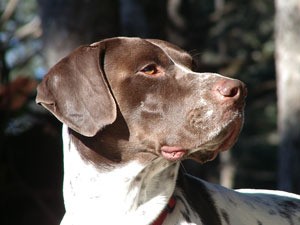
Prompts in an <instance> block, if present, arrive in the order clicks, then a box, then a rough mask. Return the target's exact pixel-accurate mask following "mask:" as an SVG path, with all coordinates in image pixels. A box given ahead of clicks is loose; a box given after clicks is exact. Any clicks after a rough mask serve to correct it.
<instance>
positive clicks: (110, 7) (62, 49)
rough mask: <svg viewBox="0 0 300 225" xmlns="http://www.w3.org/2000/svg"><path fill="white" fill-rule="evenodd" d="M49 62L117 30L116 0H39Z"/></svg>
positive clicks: (113, 34) (44, 51) (115, 33)
mask: <svg viewBox="0 0 300 225" xmlns="http://www.w3.org/2000/svg"><path fill="white" fill-rule="evenodd" d="M38 3H39V7H40V15H41V18H42V27H43V41H44V49H43V54H45V58H46V61H47V63H48V66H49V67H50V66H52V65H53V64H55V63H56V62H57V61H58V60H59V59H60V58H62V57H64V56H65V55H67V54H68V53H69V52H70V51H71V50H73V49H74V48H76V47H78V46H79V45H81V44H89V43H92V42H95V41H99V40H101V39H103V38H107V37H112V36H117V35H118V34H119V32H118V31H119V12H118V1H117V0H101V1H98V0H88V1H81V0H64V1H61V0H51V1H48V0H38Z"/></svg>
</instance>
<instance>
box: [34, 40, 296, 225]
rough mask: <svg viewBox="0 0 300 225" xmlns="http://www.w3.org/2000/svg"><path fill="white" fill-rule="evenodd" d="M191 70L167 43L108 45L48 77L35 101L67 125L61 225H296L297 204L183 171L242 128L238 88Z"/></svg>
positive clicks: (75, 57) (76, 56) (67, 61)
mask: <svg viewBox="0 0 300 225" xmlns="http://www.w3.org/2000/svg"><path fill="white" fill-rule="evenodd" d="M192 67H193V62H192V58H191V56H190V55H189V54H188V53H186V52H185V51H183V50H181V49H179V48H178V47H176V46H174V45H172V44H169V43H167V42H164V41H160V40H149V39H139V38H112V39H106V40H103V41H101V42H97V43H94V44H91V45H88V46H83V47H80V48H78V49H77V50H75V51H74V52H73V53H71V54H70V55H69V56H67V57H66V58H64V59H62V60H61V61H60V62H59V63H58V64H57V65H55V66H54V67H53V68H52V69H51V70H50V71H49V73H48V74H47V75H46V77H45V78H44V80H43V81H42V83H41V84H40V85H39V87H38V94H37V99H36V100H37V103H40V104H42V105H43V106H44V107H45V108H47V109H48V110H49V111H50V112H52V113H53V114H54V115H55V116H56V117H57V118H58V119H59V120H60V121H61V122H63V123H64V127H63V141H64V165H65V171H64V190H63V192H64V200H65V207H66V214H65V217H64V219H63V221H62V223H61V224H63V225H102V224H105V225H110V224H112V225H119V224H126V225H127V224H128V225H146V224H151V225H160V224H163V225H176V224H181V225H183V224H185V225H187V224H190V225H191V224H198V225H284V224H286V225H288V224H289V225H297V224H298V225H299V224H300V197H299V196H297V195H294V194H289V193H285V192H279V191H259V190H238V191H233V190H229V189H226V188H224V187H221V186H219V185H216V184H211V183H207V182H205V181H203V180H200V179H198V178H195V177H193V176H190V175H189V174H187V173H185V172H184V170H183V169H181V167H180V162H181V160H184V159H187V158H190V159H194V160H197V161H199V162H200V163H204V162H206V161H209V160H212V159H214V158H215V157H216V155H217V154H218V153H219V152H221V151H224V150H228V149H229V148H230V147H231V146H232V145H233V144H234V142H235V141H236V139H237V136H238V134H239V132H240V129H241V126H242V123H243V107H244V98H245V95H246V89H245V86H244V84H243V83H242V82H240V81H238V80H234V79H229V78H226V77H223V76H221V75H218V74H213V73H195V72H193V71H192V70H191V69H192Z"/></svg>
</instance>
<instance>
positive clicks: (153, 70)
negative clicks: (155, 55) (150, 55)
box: [141, 64, 159, 75]
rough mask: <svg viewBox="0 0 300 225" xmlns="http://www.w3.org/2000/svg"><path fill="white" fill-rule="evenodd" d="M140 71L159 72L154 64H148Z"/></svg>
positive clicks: (150, 73) (147, 73) (155, 73)
mask: <svg viewBox="0 0 300 225" xmlns="http://www.w3.org/2000/svg"><path fill="white" fill-rule="evenodd" d="M141 72H142V73H144V74H146V75H157V74H158V73H159V70H158V68H157V66H156V65H154V64H150V65H147V66H145V67H144V68H143V69H141Z"/></svg>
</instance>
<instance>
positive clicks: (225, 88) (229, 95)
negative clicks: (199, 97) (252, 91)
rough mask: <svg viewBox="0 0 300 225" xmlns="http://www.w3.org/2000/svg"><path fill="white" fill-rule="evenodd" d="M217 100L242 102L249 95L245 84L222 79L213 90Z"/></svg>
mask: <svg viewBox="0 0 300 225" xmlns="http://www.w3.org/2000/svg"><path fill="white" fill-rule="evenodd" d="M213 90H214V92H216V94H217V98H218V99H220V100H221V101H227V100H228V101H237V100H242V99H244V98H245V97H246V95H247V89H246V86H245V84H244V83H243V82H241V81H239V80H235V79H222V80H220V81H217V83H216V84H215V86H214V88H213Z"/></svg>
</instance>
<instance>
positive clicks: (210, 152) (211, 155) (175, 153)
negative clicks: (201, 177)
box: [160, 126, 240, 163]
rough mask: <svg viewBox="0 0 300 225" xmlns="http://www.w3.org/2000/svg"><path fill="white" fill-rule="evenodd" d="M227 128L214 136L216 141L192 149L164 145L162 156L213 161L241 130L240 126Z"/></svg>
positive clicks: (203, 161) (201, 161)
mask: <svg viewBox="0 0 300 225" xmlns="http://www.w3.org/2000/svg"><path fill="white" fill-rule="evenodd" d="M226 130H227V132H225V131H224V132H222V133H221V134H220V135H219V136H217V137H216V138H214V141H209V142H208V143H206V144H203V145H201V146H199V147H195V148H192V149H190V148H184V147H182V146H180V145H178V146H168V145H164V146H162V147H161V149H160V151H161V156H162V157H163V158H165V159H167V160H169V161H179V160H183V159H185V158H191V159H195V160H196V161H198V162H200V163H205V162H207V161H211V160H213V159H215V158H216V157H217V155H218V153H220V152H222V151H226V150H228V149H230V148H231V147H232V146H233V144H234V143H235V142H236V140H237V137H238V134H239V131H240V129H239V126H234V128H233V129H226Z"/></svg>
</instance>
